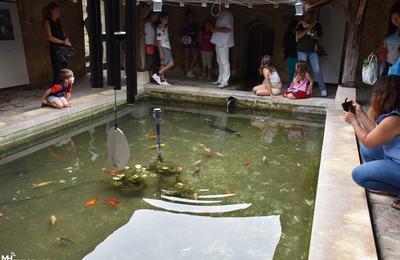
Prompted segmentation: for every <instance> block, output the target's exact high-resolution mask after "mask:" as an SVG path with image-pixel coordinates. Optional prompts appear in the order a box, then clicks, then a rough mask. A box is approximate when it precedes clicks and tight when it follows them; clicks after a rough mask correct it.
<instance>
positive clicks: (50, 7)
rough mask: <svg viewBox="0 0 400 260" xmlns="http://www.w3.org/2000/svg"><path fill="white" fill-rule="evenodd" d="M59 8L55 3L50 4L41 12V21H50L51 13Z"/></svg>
mask: <svg viewBox="0 0 400 260" xmlns="http://www.w3.org/2000/svg"><path fill="white" fill-rule="evenodd" d="M57 8H60V6H59V5H58V4H57V3H56V2H50V3H48V4H47V5H46V6H45V7H43V10H42V16H43V21H46V20H49V19H51V12H52V11H53V10H54V9H57Z"/></svg>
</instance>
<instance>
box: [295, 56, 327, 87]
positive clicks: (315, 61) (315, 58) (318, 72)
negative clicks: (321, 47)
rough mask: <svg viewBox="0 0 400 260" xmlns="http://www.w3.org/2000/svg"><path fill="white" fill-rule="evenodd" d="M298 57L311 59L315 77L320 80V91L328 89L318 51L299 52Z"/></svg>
mask: <svg viewBox="0 0 400 260" xmlns="http://www.w3.org/2000/svg"><path fill="white" fill-rule="evenodd" d="M297 59H298V60H303V61H308V60H310V63H311V68H312V71H313V74H314V77H315V79H316V80H317V82H318V87H319V90H320V91H324V90H326V86H325V81H324V75H323V74H322V71H321V69H320V67H319V57H318V54H317V52H312V53H307V52H301V51H299V52H297Z"/></svg>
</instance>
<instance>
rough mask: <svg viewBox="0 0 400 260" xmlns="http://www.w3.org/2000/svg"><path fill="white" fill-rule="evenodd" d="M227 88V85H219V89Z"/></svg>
mask: <svg viewBox="0 0 400 260" xmlns="http://www.w3.org/2000/svg"><path fill="white" fill-rule="evenodd" d="M227 86H228V84H226V83H221V84H219V85H218V86H217V87H218V88H220V89H223V88H226V87H227Z"/></svg>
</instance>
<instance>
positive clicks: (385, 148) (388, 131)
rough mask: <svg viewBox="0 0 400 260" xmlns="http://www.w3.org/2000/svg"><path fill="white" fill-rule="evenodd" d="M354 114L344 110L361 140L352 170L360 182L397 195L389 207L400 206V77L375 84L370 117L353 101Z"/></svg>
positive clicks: (356, 179) (368, 187)
mask: <svg viewBox="0 0 400 260" xmlns="http://www.w3.org/2000/svg"><path fill="white" fill-rule="evenodd" d="M353 106H354V108H355V112H356V113H355V114H356V115H357V117H356V115H354V114H353V113H351V112H345V116H344V117H345V120H346V121H347V122H348V123H349V124H351V125H352V126H353V128H354V131H355V133H356V135H357V137H358V140H359V141H360V143H361V147H360V153H361V157H362V159H363V161H364V163H363V164H362V165H360V166H358V167H356V168H355V169H354V170H353V180H354V181H355V182H356V183H357V184H359V185H360V186H362V187H364V188H366V189H368V190H371V191H373V192H374V191H378V192H383V193H389V194H392V195H394V196H396V197H397V199H396V200H395V201H394V202H393V203H392V207H393V208H395V209H400V77H399V76H387V77H384V78H382V79H380V80H378V81H377V82H376V83H375V85H374V90H373V93H372V98H371V109H370V117H368V115H367V114H366V113H365V112H364V110H363V109H362V107H361V106H360V105H359V104H357V103H356V102H354V101H353Z"/></svg>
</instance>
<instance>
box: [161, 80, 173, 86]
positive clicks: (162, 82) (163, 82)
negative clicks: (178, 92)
mask: <svg viewBox="0 0 400 260" xmlns="http://www.w3.org/2000/svg"><path fill="white" fill-rule="evenodd" d="M161 85H162V86H171V84H169V83H168V81H167V80H164V81H161Z"/></svg>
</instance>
